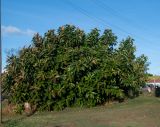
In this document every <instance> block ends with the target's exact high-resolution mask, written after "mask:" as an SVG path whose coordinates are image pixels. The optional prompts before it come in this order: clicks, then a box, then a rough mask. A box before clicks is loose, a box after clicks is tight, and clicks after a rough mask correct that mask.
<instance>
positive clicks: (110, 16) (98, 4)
mask: <svg viewBox="0 0 160 127" xmlns="http://www.w3.org/2000/svg"><path fill="white" fill-rule="evenodd" d="M1 6H2V8H1V14H2V15H1V18H2V19H1V31H2V33H1V35H2V66H3V67H5V65H6V62H5V61H6V55H7V53H6V52H7V51H8V50H10V49H19V48H21V47H23V46H25V45H29V44H31V39H32V36H33V34H34V33H35V32H38V33H40V34H41V35H43V34H44V33H45V32H47V30H49V29H57V28H58V27H59V26H62V25H65V24H73V25H75V26H77V27H80V28H81V29H84V30H85V31H86V32H89V31H90V30H91V29H93V28H95V27H97V28H98V29H100V30H101V31H102V32H103V30H104V29H106V28H110V29H112V30H113V32H114V33H115V34H116V35H117V36H118V37H119V40H122V39H123V38H126V37H127V36H131V37H132V38H134V39H135V45H136V47H137V51H136V55H137V56H139V55H141V54H145V55H147V56H148V58H149V60H148V61H149V62H150V66H149V72H150V73H153V74H157V75H160V46H159V44H160V16H159V12H160V1H159V0H132V1H131V0H105V1H104V0H2V4H1Z"/></svg>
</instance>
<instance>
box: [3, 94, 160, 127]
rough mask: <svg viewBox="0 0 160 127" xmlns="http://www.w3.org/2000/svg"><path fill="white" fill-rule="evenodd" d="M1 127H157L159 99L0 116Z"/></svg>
mask: <svg viewBox="0 0 160 127" xmlns="http://www.w3.org/2000/svg"><path fill="white" fill-rule="evenodd" d="M3 121H4V124H3V125H4V126H5V127H160V98H156V97H153V96H140V97H138V98H136V99H132V100H128V101H126V102H124V103H119V104H110V105H107V106H97V107H94V108H67V109H65V110H63V111H59V112H58V111H53V112H38V113H35V114H34V115H32V116H30V117H26V116H25V115H11V116H9V115H6V116H3Z"/></svg>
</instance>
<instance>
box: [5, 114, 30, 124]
mask: <svg viewBox="0 0 160 127" xmlns="http://www.w3.org/2000/svg"><path fill="white" fill-rule="evenodd" d="M26 118H27V116H21V117H20V118H15V119H12V118H10V119H8V120H3V121H2V125H4V127H16V126H17V124H18V123H19V122H21V121H23V120H24V119H26Z"/></svg>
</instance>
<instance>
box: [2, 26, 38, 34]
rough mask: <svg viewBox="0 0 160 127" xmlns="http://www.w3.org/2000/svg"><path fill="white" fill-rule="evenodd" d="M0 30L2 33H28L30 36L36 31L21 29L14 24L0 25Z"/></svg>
mask: <svg viewBox="0 0 160 127" xmlns="http://www.w3.org/2000/svg"><path fill="white" fill-rule="evenodd" d="M1 32H2V35H28V36H32V35H33V34H34V33H36V32H35V31H33V30H31V29H27V30H22V29H19V28H17V27H15V26H3V25H2V26H1Z"/></svg>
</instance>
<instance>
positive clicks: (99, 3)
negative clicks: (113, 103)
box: [90, 0, 155, 36]
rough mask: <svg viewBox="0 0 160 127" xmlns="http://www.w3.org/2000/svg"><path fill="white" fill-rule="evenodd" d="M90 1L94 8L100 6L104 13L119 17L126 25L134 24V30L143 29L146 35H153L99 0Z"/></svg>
mask: <svg viewBox="0 0 160 127" xmlns="http://www.w3.org/2000/svg"><path fill="white" fill-rule="evenodd" d="M90 1H91V2H93V3H95V5H96V6H98V5H99V6H100V7H101V8H103V9H104V10H107V11H106V12H108V11H109V12H110V13H112V15H114V16H116V17H119V18H120V19H121V20H123V21H125V22H126V23H128V24H130V23H135V24H136V26H134V27H136V28H138V29H140V28H141V29H144V30H145V32H147V33H148V34H151V35H153V33H151V32H149V30H147V28H145V27H143V26H142V25H139V24H138V23H137V22H135V21H133V20H131V19H129V18H127V17H125V16H123V15H121V13H119V12H118V11H117V10H115V9H113V8H112V7H110V6H108V5H107V4H106V3H104V2H103V1H101V0H90ZM154 36H155V35H154Z"/></svg>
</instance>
